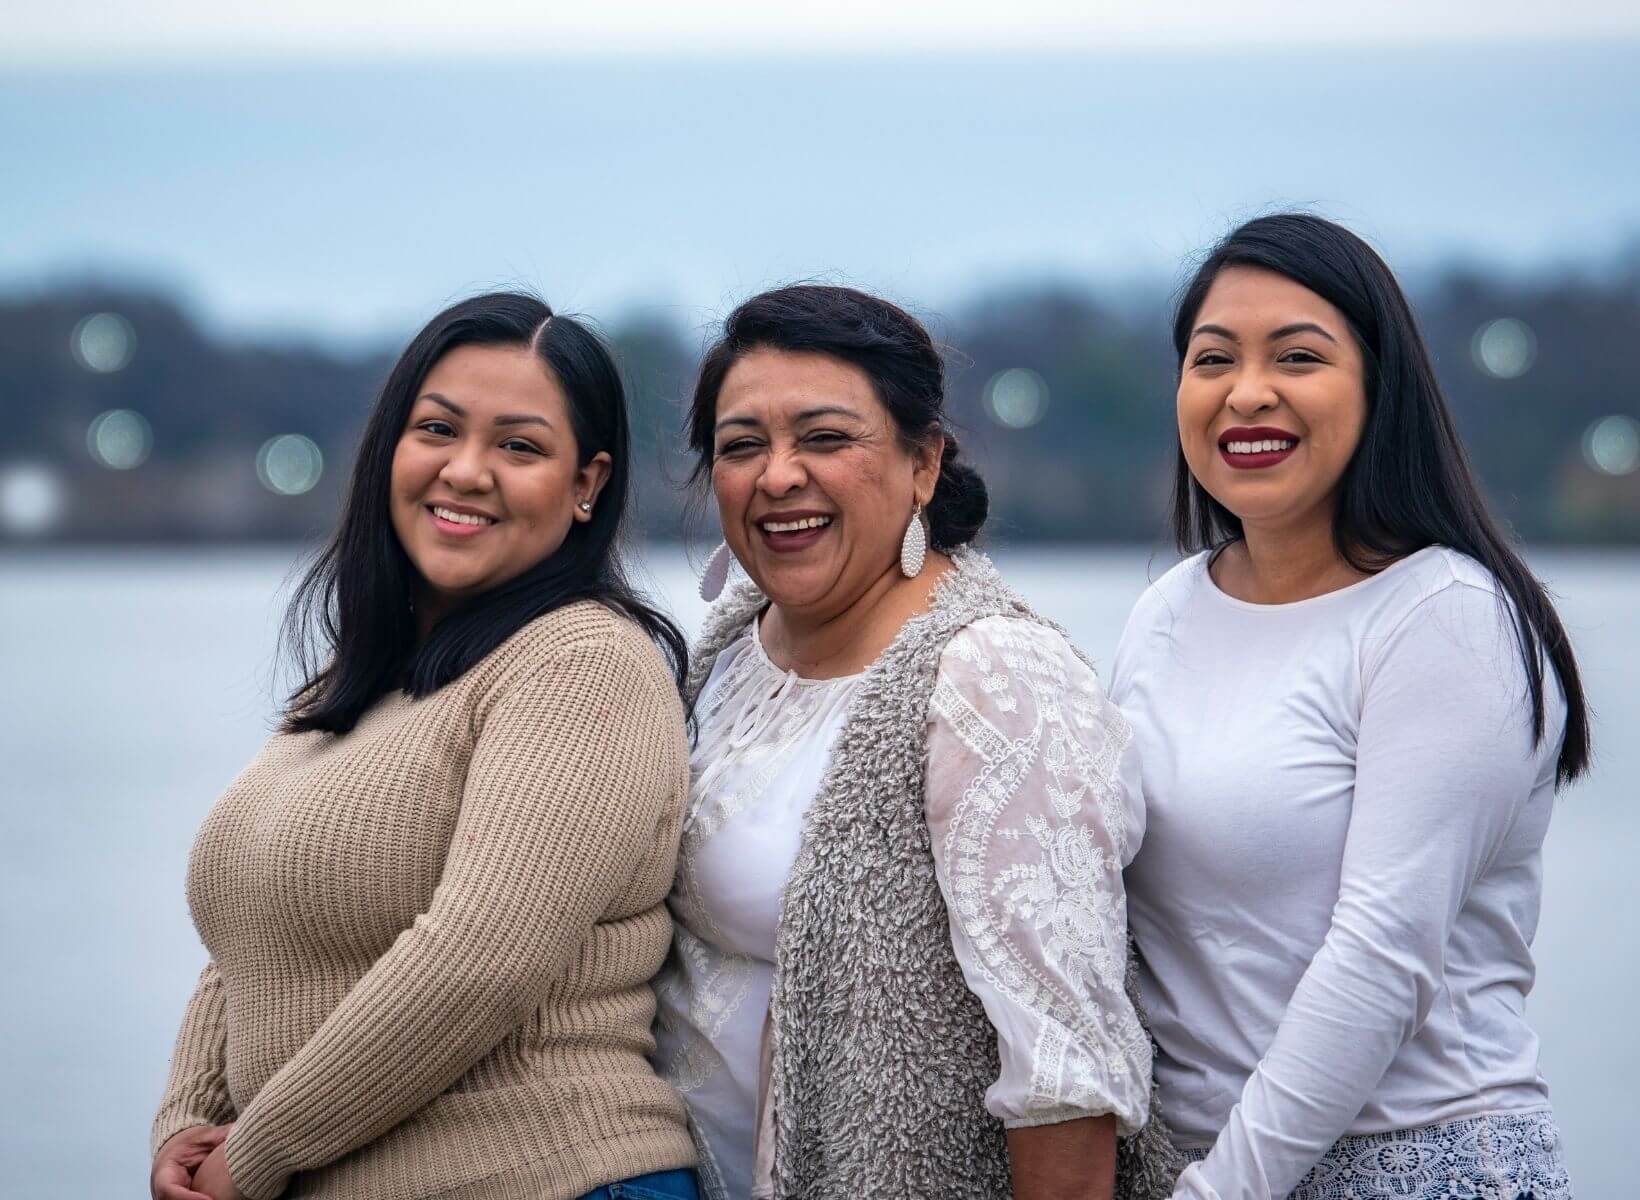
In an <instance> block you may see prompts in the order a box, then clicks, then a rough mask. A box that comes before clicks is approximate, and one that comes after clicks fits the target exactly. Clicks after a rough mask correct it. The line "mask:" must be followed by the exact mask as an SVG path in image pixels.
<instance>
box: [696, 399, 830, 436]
mask: <svg viewBox="0 0 1640 1200" xmlns="http://www.w3.org/2000/svg"><path fill="white" fill-rule="evenodd" d="M816 417H849V418H851V419H852V420H855V421H858V420H860V419H861V417H860V414H859V413H857V412H855V411H854V410H853V409H852V408H843V407H842V406H841V405H836V404H822V405H819V406H818V407H815V408H805V409H804V410H803V411H802V412H800V413H798V414H797V417H796V420H799V421H812V420H814V418H816ZM761 424H762V422H761V421H759V420H758V419H757V418H756V417H724V418H723V420H721V421H719V422H718V423H717V424H716V425H714V426H713V427H712V429H713V432H715V433H720V432H722V431H723V430H725V429H727V428H729V427H730V426H731V425H734V426H745V425H749V426H757V425H761Z"/></svg>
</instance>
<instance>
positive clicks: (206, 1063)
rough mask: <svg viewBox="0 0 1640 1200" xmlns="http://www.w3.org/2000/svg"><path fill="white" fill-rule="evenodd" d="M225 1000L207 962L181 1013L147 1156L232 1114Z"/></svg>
mask: <svg viewBox="0 0 1640 1200" xmlns="http://www.w3.org/2000/svg"><path fill="white" fill-rule="evenodd" d="M225 1020H226V1018H225V1011H224V1006H223V1002H222V976H221V975H219V974H218V973H217V969H216V964H215V963H213V962H207V963H206V964H205V969H204V970H203V971H201V972H200V974H199V983H198V984H197V985H195V987H194V994H193V996H192V997H191V998H190V999H189V1001H188V1007H187V1009H186V1011H184V1013H183V1015H182V1028H181V1029H180V1030H179V1031H178V1033H177V1042H176V1049H175V1050H174V1051H172V1053H171V1074H170V1077H169V1078H168V1079H167V1080H166V1081H165V1095H164V1097H163V1098H162V1099H161V1100H160V1102H159V1112H158V1113H156V1114H155V1116H154V1127H153V1130H152V1132H151V1134H150V1137H149V1147H148V1155H149V1157H150V1158H152V1157H153V1156H154V1155H155V1154H157V1153H158V1152H159V1148H160V1147H161V1146H163V1145H164V1144H165V1143H166V1142H168V1141H170V1139H171V1138H172V1137H173V1136H174V1135H176V1134H178V1133H180V1132H181V1131H182V1130H184V1129H189V1128H191V1127H193V1126H195V1125H220V1124H222V1123H223V1122H225V1121H231V1120H232V1119H233V1101H232V1100H231V1099H230V1098H229V1096H228V1080H227V1074H226V1052H227V1037H228V1035H227V1028H226V1025H225Z"/></svg>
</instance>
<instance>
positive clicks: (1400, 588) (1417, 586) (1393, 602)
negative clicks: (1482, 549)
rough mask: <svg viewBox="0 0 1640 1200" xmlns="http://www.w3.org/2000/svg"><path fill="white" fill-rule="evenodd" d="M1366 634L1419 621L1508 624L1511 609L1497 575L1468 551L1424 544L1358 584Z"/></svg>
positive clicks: (1371, 636)
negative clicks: (1456, 620) (1363, 582)
mask: <svg viewBox="0 0 1640 1200" xmlns="http://www.w3.org/2000/svg"><path fill="white" fill-rule="evenodd" d="M1361 592H1362V594H1361V596H1360V602H1361V604H1362V606H1363V607H1364V608H1365V609H1366V611H1367V617H1368V620H1367V623H1366V626H1365V629H1364V631H1363V632H1364V634H1365V636H1366V637H1367V639H1368V640H1369V641H1370V640H1382V639H1387V638H1389V637H1391V636H1393V635H1394V634H1395V633H1396V632H1397V631H1403V632H1404V631H1409V630H1413V629H1417V628H1418V627H1420V626H1423V625H1429V624H1439V625H1445V624H1449V623H1450V622H1451V621H1452V620H1454V619H1459V620H1461V622H1462V627H1463V628H1464V630H1465V631H1466V632H1470V633H1473V632H1475V631H1477V630H1485V631H1487V632H1491V631H1495V630H1498V629H1505V630H1507V629H1508V628H1510V626H1511V621H1512V617H1511V613H1510V610H1509V608H1508V606H1507V605H1506V604H1504V603H1502V601H1503V598H1504V595H1505V593H1504V591H1503V587H1502V585H1501V584H1500V583H1499V582H1498V580H1497V577H1496V576H1495V575H1493V574H1492V572H1491V571H1489V570H1488V569H1487V568H1486V567H1485V566H1484V565H1482V564H1481V563H1479V562H1477V561H1476V560H1475V559H1473V558H1470V557H1469V555H1467V554H1464V553H1462V552H1461V551H1458V550H1453V549H1450V548H1448V547H1446V546H1426V547H1424V549H1422V550H1419V551H1418V552H1416V553H1415V554H1411V555H1408V556H1407V557H1406V558H1403V559H1401V560H1400V561H1399V562H1397V563H1394V564H1392V565H1391V566H1389V567H1386V568H1385V569H1384V570H1383V571H1382V572H1380V573H1379V574H1378V575H1377V576H1375V577H1374V578H1372V579H1371V580H1369V581H1368V582H1367V584H1366V585H1365V586H1364V587H1363V588H1362V589H1361Z"/></svg>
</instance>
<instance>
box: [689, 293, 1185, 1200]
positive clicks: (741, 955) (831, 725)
mask: <svg viewBox="0 0 1640 1200" xmlns="http://www.w3.org/2000/svg"><path fill="white" fill-rule="evenodd" d="M942 401H943V381H942V371H941V362H940V356H939V353H938V351H937V349H936V348H935V346H934V344H933V342H932V341H931V340H930V339H929V337H928V334H927V333H926V331H925V330H924V329H923V328H922V326H921V325H920V324H918V323H917V322H916V321H915V320H914V319H913V318H912V317H910V316H909V315H908V314H906V313H905V312H903V311H901V310H900V309H898V308H896V307H895V306H894V305H891V304H888V303H887V302H885V301H882V300H879V299H876V298H875V297H871V296H867V295H864V294H862V293H860V292H856V291H852V290H850V289H846V288H834V287H811V286H803V287H792V288H783V289H780V290H777V291H775V292H770V293H766V294H764V295H761V296H757V297H754V298H753V299H752V300H749V301H747V302H746V303H745V304H744V305H742V306H741V307H740V308H739V309H737V310H736V311H735V312H734V313H733V314H732V315H731V316H730V318H729V320H728V323H727V325H726V327H725V330H724V333H723V337H722V338H721V339H720V341H719V342H718V343H717V344H716V345H715V346H714V347H713V348H712V349H711V351H710V352H709V353H708V354H707V356H706V359H705V361H704V363H703V365H702V368H701V377H700V383H699V385H698V386H697V388H696V392H695V399H694V406H693V411H692V414H691V423H690V433H691V439H690V440H691V443H692V445H693V447H694V449H695V450H696V452H697V453H698V455H699V456H700V463H701V471H702V473H703V474H709V476H710V478H711V482H712V490H713V495H714V497H715V499H716V501H717V507H718V514H719V516H720V518H721V522H722V525H723V530H724V536H725V539H726V544H725V546H724V547H722V548H721V549H720V550H719V552H718V554H717V555H715V556H714V559H713V563H712V564H711V566H709V568H708V572H707V580H706V581H705V586H703V589H702V590H703V593H706V594H709V595H715V594H716V593H717V591H718V590H719V589H720V588H721V585H722V579H723V574H724V572H725V571H726V569H727V567H728V564H729V559H730V555H731V554H732V555H733V558H734V559H735V560H737V561H738V562H739V563H740V565H741V566H742V567H743V568H744V569H745V573H746V574H747V575H748V576H749V577H750V579H751V584H741V585H739V586H738V587H736V588H735V589H734V590H732V591H730V592H728V593H727V594H725V595H724V596H723V597H722V599H721V600H720V601H719V603H718V605H717V607H716V608H715V609H714V610H713V613H712V615H711V617H710V618H709V619H708V621H707V624H706V629H705V632H704V633H703V635H702V638H701V641H700V643H699V646H698V651H697V654H696V655H695V657H694V664H695V665H694V671H693V677H692V679H691V689H692V691H693V692H694V694H695V695H696V696H697V700H696V707H695V715H696V718H697V721H698V725H699V736H698V740H697V744H696V746H695V749H694V752H693V755H692V757H691V775H692V781H691V789H690V802H689V809H688V815H687V817H686V819H685V823H684V833H683V845H682V848H681V851H680V859H679V875H678V882H677V886H676V887H675V888H674V890H673V894H672V897H671V904H672V910H673V913H674V915H675V917H676V920H677V932H676V944H675V952H674V956H673V959H672V960H671V961H670V962H669V964H668V966H667V969H666V970H665V971H664V972H663V973H662V976H661V978H660V980H659V981H658V983H657V991H658V994H659V1003H660V1028H659V1034H658V1041H659V1059H658V1065H659V1067H660V1070H661V1073H662V1075H663V1076H664V1077H666V1078H667V1079H669V1080H671V1081H672V1082H673V1083H674V1084H676V1085H677V1087H678V1088H679V1089H680V1090H681V1091H682V1092H683V1094H684V1097H685V1099H686V1100H687V1101H688V1103H689V1107H690V1112H691V1114H692V1116H693V1122H694V1126H695V1129H696V1131H697V1136H698V1145H699V1147H700V1155H701V1160H702V1167H701V1170H702V1179H703V1182H704V1184H705V1186H706V1190H707V1192H708V1193H709V1194H711V1195H713V1196H722V1195H728V1196H732V1197H736V1198H738V1200H744V1198H745V1197H747V1196H758V1197H763V1196H770V1197H777V1198H785V1197H793V1198H795V1197H802V1198H803V1200H828V1198H836V1200H845V1198H848V1200H852V1198H854V1197H861V1196H895V1197H904V1198H926V1200H936V1198H938V1200H948V1198H952V1197H973V1198H975V1200H1005V1198H1007V1197H1010V1196H1012V1197H1018V1198H1019V1200H1037V1198H1039V1197H1048V1196H1052V1197H1066V1196H1076V1197H1085V1198H1087V1200H1099V1198H1101V1197H1106V1198H1108V1197H1109V1196H1111V1195H1112V1189H1113V1187H1114V1188H1116V1189H1117V1194H1119V1195H1123V1196H1134V1197H1138V1196H1146V1197H1157V1198H1158V1200H1160V1198H1161V1197H1165V1196H1166V1195H1167V1191H1168V1189H1169V1187H1170V1186H1171V1183H1172V1178H1173V1174H1174V1173H1175V1172H1176V1168H1177V1165H1178V1160H1177V1153H1176V1151H1174V1150H1173V1148H1172V1146H1171V1145H1170V1144H1169V1142H1168V1139H1166V1138H1165V1136H1163V1135H1162V1133H1161V1131H1160V1130H1159V1128H1157V1127H1156V1126H1154V1125H1152V1124H1147V1121H1148V1117H1149V1101H1150V1060H1151V1047H1150V1044H1149V1041H1148V1039H1147V1038H1146V1036H1145V1033H1144V1030H1143V1027H1142V1025H1141V1024H1140V1020H1139V1016H1138V1013H1137V1012H1136V1010H1135V1008H1134V1006H1133V1004H1132V1003H1131V1001H1130V998H1129V990H1128V983H1129V981H1128V978H1127V975H1128V972H1127V963H1128V950H1127V920H1126V911H1125V903H1124V898H1123V895H1122V882H1121V868H1122V866H1123V865H1124V864H1125V863H1127V862H1128V861H1129V860H1130V859H1131V857H1132V854H1133V851H1134V849H1135V848H1136V846H1137V845H1138V842H1139V838H1140V835H1141V833H1142V832H1143V820H1144V815H1143V804H1142V799H1141V795H1140V792H1139V787H1138V772H1137V765H1136V763H1135V760H1134V758H1133V752H1132V744H1131V742H1132V738H1131V733H1130V731H1129V729H1128V726H1127V723H1126V721H1124V720H1123V719H1122V716H1121V714H1120V713H1119V712H1118V711H1117V710H1116V709H1115V707H1114V706H1112V705H1111V704H1110V703H1109V702H1108V700H1106V698H1105V696H1104V692H1103V690H1102V688H1101V687H1100V684H1099V681H1098V679H1097V677H1096V676H1095V675H1094V673H1093V670H1092V669H1091V667H1089V666H1088V664H1087V663H1086V662H1085V661H1084V660H1083V659H1082V658H1081V657H1080V656H1079V655H1078V654H1077V653H1076V652H1075V650H1073V649H1072V647H1071V646H1070V644H1069V643H1068V642H1067V641H1066V639H1065V637H1064V635H1063V634H1062V633H1061V632H1060V631H1059V630H1058V629H1057V628H1055V627H1054V626H1052V625H1050V624H1049V623H1047V622H1045V621H1044V620H1042V619H1041V618H1040V617H1038V616H1036V615H1035V614H1034V613H1032V612H1031V610H1030V609H1029V608H1028V607H1027V606H1026V605H1025V604H1024V602H1023V601H1021V600H1020V599H1019V598H1018V597H1017V596H1016V595H1014V593H1013V592H1011V591H1010V590H1009V589H1008V588H1007V587H1006V586H1005V585H1004V583H1003V582H1002V580H1001V578H1000V577H999V576H998V574H997V572H996V570H995V568H994V567H993V566H992V565H991V564H990V562H989V561H988V560H987V559H986V558H985V557H984V556H982V555H980V554H978V553H976V552H975V551H973V550H972V549H970V548H969V546H968V543H969V542H970V541H972V539H973V538H974V536H975V534H976V533H977V532H978V530H979V528H980V525H981V524H982V523H983V521H984V518H985V508H986V500H985V488H984V484H983V483H982V482H981V481H980V479H979V476H978V475H977V474H975V473H974V471H973V470H972V468H970V467H968V466H967V465H966V464H964V463H961V462H959V461H957V445H956V440H955V439H954V438H953V437H952V436H951V435H950V434H949V433H948V432H947V431H946V429H945V425H944V420H943V413H942ZM753 585H755V586H753ZM1119 1136H1121V1137H1122V1138H1123V1149H1122V1151H1121V1152H1119V1151H1118V1137H1119ZM1118 1158H1119V1159H1120V1163H1118Z"/></svg>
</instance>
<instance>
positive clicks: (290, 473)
mask: <svg viewBox="0 0 1640 1200" xmlns="http://www.w3.org/2000/svg"><path fill="white" fill-rule="evenodd" d="M324 472H325V456H324V455H323V454H321V453H320V452H319V447H318V445H317V444H316V443H315V442H314V441H313V439H312V438H309V437H303V436H302V435H301V434H299V433H281V434H280V435H279V436H278V437H274V438H269V439H268V440H267V441H265V442H263V443H262V448H261V449H260V450H258V451H257V452H256V477H257V478H258V479H260V480H261V481H262V486H263V487H265V488H267V489H268V491H270V492H277V493H278V494H279V495H281V496H300V495H302V494H303V493H304V492H311V491H312V490H313V489H314V486H315V485H317V484H318V482H319V477H320V476H321V475H323V474H324Z"/></svg>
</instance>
